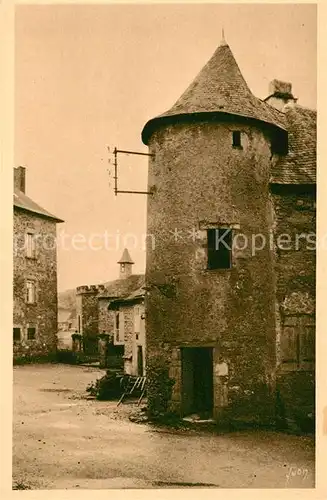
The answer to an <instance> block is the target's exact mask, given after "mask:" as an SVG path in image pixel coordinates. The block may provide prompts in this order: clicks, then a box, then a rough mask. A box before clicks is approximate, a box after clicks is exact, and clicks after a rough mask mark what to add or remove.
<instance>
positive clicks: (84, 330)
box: [76, 285, 104, 354]
mask: <svg viewBox="0 0 327 500" xmlns="http://www.w3.org/2000/svg"><path fill="white" fill-rule="evenodd" d="M103 290H104V286H103V285H90V286H86V285H84V286H79V287H77V288H76V317H77V324H78V318H79V317H80V332H78V333H80V334H81V335H83V342H84V350H86V351H87V352H89V353H90V354H91V353H93V352H96V351H97V349H98V334H99V311H98V295H99V294H100V293H101V292H102V291H103Z"/></svg>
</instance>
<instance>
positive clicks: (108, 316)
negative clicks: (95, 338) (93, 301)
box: [98, 297, 115, 335]
mask: <svg viewBox="0 0 327 500" xmlns="http://www.w3.org/2000/svg"><path fill="white" fill-rule="evenodd" d="M109 303H110V299H108V298H106V297H99V299H98V314H99V325H98V328H99V334H101V333H103V332H105V333H108V334H112V335H113V333H114V329H115V312H114V311H108V305H109Z"/></svg>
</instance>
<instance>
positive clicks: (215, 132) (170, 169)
mask: <svg viewBox="0 0 327 500" xmlns="http://www.w3.org/2000/svg"><path fill="white" fill-rule="evenodd" d="M233 130H240V131H241V133H242V148H233V147H232V131H233ZM149 149H150V153H153V154H154V155H155V157H154V158H151V159H150V162H149V189H152V190H153V192H154V194H153V195H152V196H149V197H148V233H149V234H152V235H154V237H155V248H153V245H152V244H151V241H150V240H149V245H148V248H147V272H146V283H147V287H149V297H148V298H147V308H146V311H147V316H146V317H147V319H146V332H147V359H148V361H149V363H150V362H151V363H152V361H153V362H154V360H155V358H158V360H159V358H162V359H163V358H164V359H163V363H167V364H168V366H169V365H170V366H171V367H172V368H171V369H172V370H173V372H174V373H175V374H177V379H178V378H179V375H178V366H177V365H176V366H173V363H172V359H173V356H174V354H173V352H174V349H176V348H179V347H192V346H193V347H199V346H208V347H212V348H214V350H215V357H216V364H217V365H222V364H225V365H226V366H227V368H228V375H226V376H224V379H223V380H221V376H220V375H219V373H217V372H214V392H215V394H217V395H216V396H215V404H217V405H219V406H221V407H223V408H224V404H225V403H221V401H223V402H224V401H226V400H228V411H229V413H230V415H231V418H235V419H244V420H248V419H254V420H256V421H258V420H265V419H266V418H267V416H268V418H270V417H269V416H270V415H271V414H272V413H273V405H274V403H273V391H274V384H275V310H274V309H275V305H274V276H273V252H272V251H271V249H270V248H269V245H266V246H265V247H264V248H263V249H262V250H261V251H259V252H257V253H256V254H255V255H253V254H252V250H253V246H252V243H251V242H252V235H253V234H257V233H260V234H263V235H264V236H265V237H266V239H267V240H268V239H269V234H270V233H269V232H270V228H271V213H270V211H269V177H270V166H271V163H270V161H271V160H270V158H271V151H270V142H269V137H268V135H267V133H266V132H264V131H261V130H259V129H257V128H254V127H252V126H250V125H249V124H245V123H241V122H240V123H233V122H226V123H215V122H212V123H192V124H185V125H184V124H178V125H174V126H167V127H165V128H161V129H159V130H158V131H156V132H155V133H154V134H153V136H152V138H151V140H150V146H149ZM226 226H227V227H230V228H233V229H234V235H237V234H240V233H243V234H244V235H245V236H246V237H247V238H248V240H249V242H250V244H249V245H248V246H247V247H246V248H242V246H243V244H242V241H241V238H240V239H239V245H238V246H239V249H236V248H235V249H234V250H233V263H232V268H231V269H223V270H215V271H210V270H207V261H206V259H207V249H206V246H207V241H206V229H208V228H211V227H226ZM176 230H177V233H176ZM163 345H165V346H166V348H165V352H164V349H163V347H162V346H163ZM158 362H159V361H158ZM175 364H176V363H175ZM148 375H149V377H150V378H151V373H148ZM179 383H180V380H177V385H175V389H173V401H174V404H175V406H177V403H178V401H179V402H180V398H181V396H180V395H179V399H178V391H179V389H176V387H177V388H178V384H179ZM218 392H219V394H218ZM222 393H223V396H221V394H222ZM179 394H180V393H179ZM150 397H151V396H150ZM216 402H217V403H216ZM254 408H255V411H254ZM219 412H220V410H219V408H218V407H216V408H215V413H216V414H218V413H219Z"/></svg>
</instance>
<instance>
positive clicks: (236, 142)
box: [233, 130, 242, 148]
mask: <svg viewBox="0 0 327 500" xmlns="http://www.w3.org/2000/svg"><path fill="white" fill-rule="evenodd" d="M241 147H242V144H241V132H240V131H239V130H235V131H234V132H233V148H241Z"/></svg>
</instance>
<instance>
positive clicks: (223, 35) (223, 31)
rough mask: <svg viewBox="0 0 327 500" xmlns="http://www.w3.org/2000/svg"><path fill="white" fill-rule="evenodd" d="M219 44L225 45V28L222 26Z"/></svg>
mask: <svg viewBox="0 0 327 500" xmlns="http://www.w3.org/2000/svg"><path fill="white" fill-rule="evenodd" d="M220 45H221V46H222V45H227V43H226V40H225V30H224V28H222V29H221V42H220Z"/></svg>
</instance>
